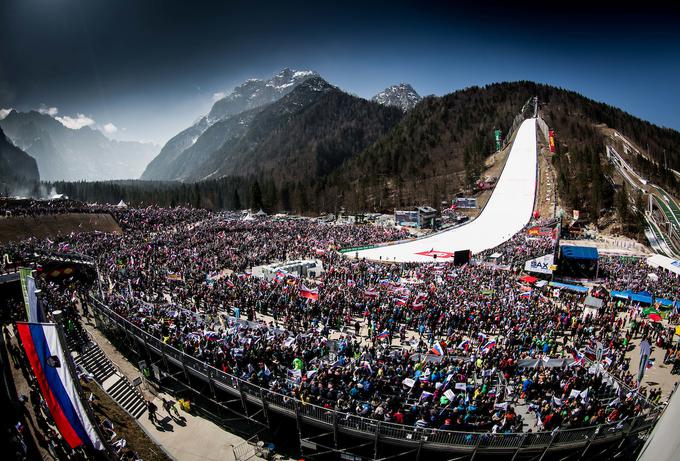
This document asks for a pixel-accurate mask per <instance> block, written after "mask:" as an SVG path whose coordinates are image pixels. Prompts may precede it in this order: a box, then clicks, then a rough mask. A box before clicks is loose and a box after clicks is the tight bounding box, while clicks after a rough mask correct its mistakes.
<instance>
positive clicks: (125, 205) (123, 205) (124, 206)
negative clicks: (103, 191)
mask: <svg viewBox="0 0 680 461" xmlns="http://www.w3.org/2000/svg"><path fill="white" fill-rule="evenodd" d="M116 206H117V207H118V208H127V203H125V202H124V201H122V200H121V201H120V202H118V205H116Z"/></svg>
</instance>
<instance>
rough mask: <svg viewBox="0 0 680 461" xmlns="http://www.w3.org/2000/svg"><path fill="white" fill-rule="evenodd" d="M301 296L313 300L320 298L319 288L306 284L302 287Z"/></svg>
mask: <svg viewBox="0 0 680 461" xmlns="http://www.w3.org/2000/svg"><path fill="white" fill-rule="evenodd" d="M300 296H302V297H303V298H307V299H311V300H313V301H318V300H319V290H318V289H316V288H314V289H312V288H307V287H306V286H305V285H304V284H303V285H302V288H300Z"/></svg>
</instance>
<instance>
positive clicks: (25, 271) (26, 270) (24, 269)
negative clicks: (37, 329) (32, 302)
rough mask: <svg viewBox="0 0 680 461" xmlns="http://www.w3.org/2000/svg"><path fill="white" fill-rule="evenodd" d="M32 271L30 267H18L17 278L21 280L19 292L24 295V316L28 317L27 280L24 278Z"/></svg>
mask: <svg viewBox="0 0 680 461" xmlns="http://www.w3.org/2000/svg"><path fill="white" fill-rule="evenodd" d="M32 273H33V269H31V268H30V267H20V268H19V280H21V292H22V293H23V295H24V306H25V307H26V318H29V315H28V309H29V307H28V306H29V304H28V280H26V277H28V276H30V275H31V274H32Z"/></svg>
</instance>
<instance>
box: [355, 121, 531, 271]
mask: <svg viewBox="0 0 680 461" xmlns="http://www.w3.org/2000/svg"><path fill="white" fill-rule="evenodd" d="M537 165H538V163H537V149H536V119H534V118H530V119H527V120H525V121H524V122H522V124H521V125H520V128H519V130H518V132H517V136H516V137H515V141H514V143H513V144H512V148H511V149H510V154H509V156H508V159H507V161H506V164H505V167H504V168H503V172H502V174H501V177H500V179H499V180H498V183H497V184H496V187H495V188H494V191H493V194H492V195H491V198H490V199H489V202H488V203H487V204H486V207H485V208H484V210H482V213H481V214H480V215H479V216H478V217H477V219H475V220H473V221H471V222H470V223H468V224H464V225H462V226H460V227H456V228H454V229H451V230H447V231H444V232H440V233H437V234H434V235H432V236H430V237H425V238H422V239H417V240H413V241H410V242H404V243H398V244H395V245H386V246H381V247H377V248H371V249H367V250H363V251H359V252H358V255H359V258H366V259H371V260H382V261H396V262H433V261H437V262H447V261H453V255H452V253H453V252H455V251H459V250H471V251H472V252H473V253H479V252H480V251H484V250H487V249H489V248H493V247H495V246H498V245H500V244H501V243H503V242H505V241H506V240H509V239H510V238H511V237H512V236H513V235H514V234H516V233H517V232H518V231H520V230H521V229H522V228H523V227H524V226H525V225H526V224H527V223H528V222H529V220H530V219H531V215H532V212H533V209H534V198H535V197H534V196H535V194H536V176H537V175H536V168H537ZM434 254H437V255H438V257H437V259H434V257H433V255H434ZM348 256H350V257H353V256H354V255H353V254H352V253H349V254H348Z"/></svg>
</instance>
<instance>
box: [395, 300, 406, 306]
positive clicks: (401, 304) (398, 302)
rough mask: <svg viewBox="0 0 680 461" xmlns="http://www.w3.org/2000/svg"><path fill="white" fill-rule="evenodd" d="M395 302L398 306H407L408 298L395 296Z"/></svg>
mask: <svg viewBox="0 0 680 461" xmlns="http://www.w3.org/2000/svg"><path fill="white" fill-rule="evenodd" d="M394 304H396V305H397V306H402V307H403V306H406V305H407V304H408V300H406V299H403V298H394Z"/></svg>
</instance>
